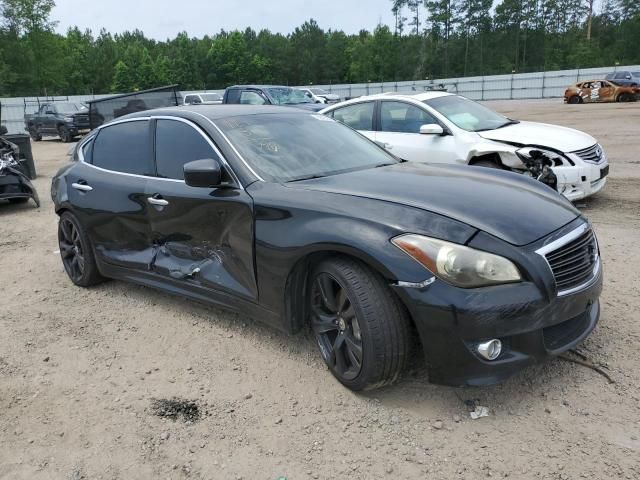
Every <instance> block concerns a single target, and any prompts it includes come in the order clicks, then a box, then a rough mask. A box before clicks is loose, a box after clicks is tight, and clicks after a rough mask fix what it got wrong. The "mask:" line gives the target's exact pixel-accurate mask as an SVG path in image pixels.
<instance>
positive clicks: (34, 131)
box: [29, 127, 42, 142]
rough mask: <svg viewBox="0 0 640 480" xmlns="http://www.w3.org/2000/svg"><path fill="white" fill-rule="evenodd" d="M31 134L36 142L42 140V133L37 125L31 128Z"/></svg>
mask: <svg viewBox="0 0 640 480" xmlns="http://www.w3.org/2000/svg"><path fill="white" fill-rule="evenodd" d="M29 136H30V137H31V140H33V141H34V142H39V141H40V140H42V134H41V133H40V132H38V130H37V129H36V128H35V127H34V128H30V129H29Z"/></svg>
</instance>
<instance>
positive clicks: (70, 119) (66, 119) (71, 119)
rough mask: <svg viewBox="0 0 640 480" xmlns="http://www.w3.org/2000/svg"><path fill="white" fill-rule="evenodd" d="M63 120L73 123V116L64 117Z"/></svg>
mask: <svg viewBox="0 0 640 480" xmlns="http://www.w3.org/2000/svg"><path fill="white" fill-rule="evenodd" d="M64 121H65V122H68V123H73V117H64Z"/></svg>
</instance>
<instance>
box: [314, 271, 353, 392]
mask: <svg viewBox="0 0 640 480" xmlns="http://www.w3.org/2000/svg"><path fill="white" fill-rule="evenodd" d="M311 328H312V329H313V332H314V333H315V335H316V340H317V342H318V346H319V347H320V352H321V353H322V356H323V358H324V360H325V362H326V363H327V365H329V368H331V369H332V370H333V371H334V372H335V373H336V374H337V375H338V376H340V377H341V378H344V379H345V380H353V379H354V378H356V377H357V376H358V374H359V373H360V370H361V369H362V359H363V348H362V334H361V330H360V324H359V323H358V318H357V315H356V312H355V308H354V305H353V303H352V301H351V299H350V298H349V296H348V294H347V292H346V290H345V288H344V287H343V286H342V285H340V283H339V282H338V281H337V280H336V279H335V278H334V277H333V276H331V275H329V274H328V273H320V274H319V275H318V276H317V277H316V278H315V280H314V282H313V285H312V288H311Z"/></svg>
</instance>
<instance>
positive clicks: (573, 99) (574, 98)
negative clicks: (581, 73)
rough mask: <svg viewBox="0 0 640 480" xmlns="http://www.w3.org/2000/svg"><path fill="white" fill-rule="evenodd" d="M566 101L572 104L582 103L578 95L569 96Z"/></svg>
mask: <svg viewBox="0 0 640 480" xmlns="http://www.w3.org/2000/svg"><path fill="white" fill-rule="evenodd" d="M567 103H570V104H572V105H575V104H577V103H582V98H580V97H579V96H578V95H574V96H572V97H569V100H568V101H567Z"/></svg>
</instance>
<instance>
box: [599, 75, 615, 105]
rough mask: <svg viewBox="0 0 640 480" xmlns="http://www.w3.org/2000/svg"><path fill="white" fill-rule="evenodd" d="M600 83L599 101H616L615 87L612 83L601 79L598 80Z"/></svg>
mask: <svg viewBox="0 0 640 480" xmlns="http://www.w3.org/2000/svg"><path fill="white" fill-rule="evenodd" d="M598 83H599V84H600V101H601V102H615V101H616V98H615V97H616V88H615V87H614V86H613V84H612V83H610V82H607V81H606V80H603V81H601V82H598Z"/></svg>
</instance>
